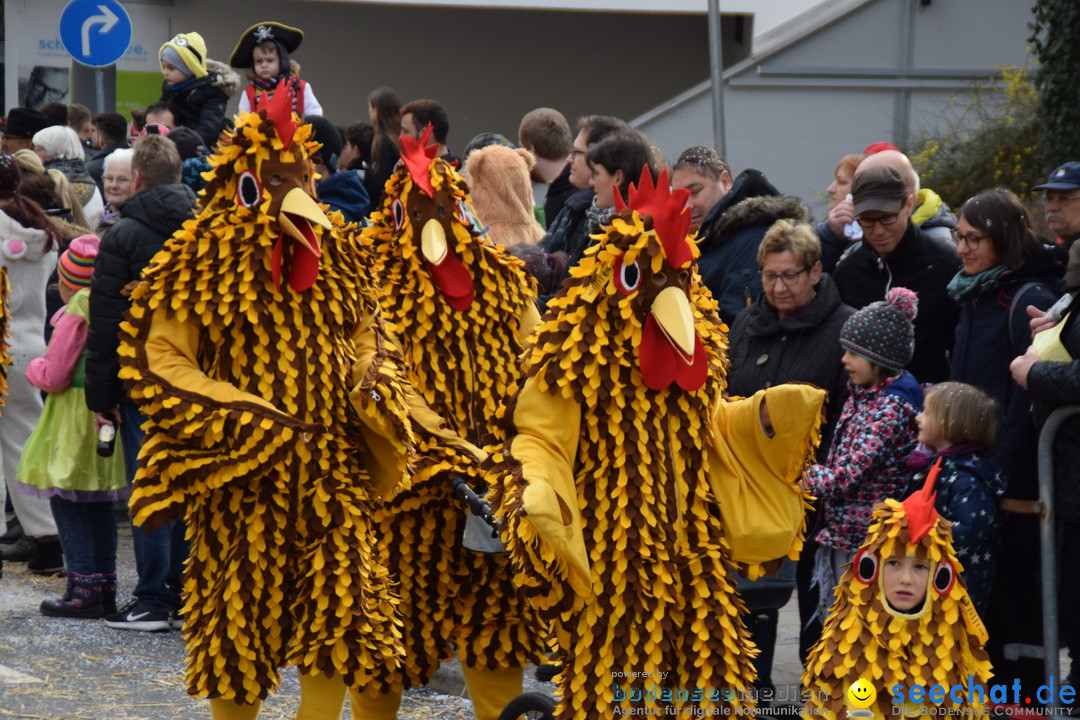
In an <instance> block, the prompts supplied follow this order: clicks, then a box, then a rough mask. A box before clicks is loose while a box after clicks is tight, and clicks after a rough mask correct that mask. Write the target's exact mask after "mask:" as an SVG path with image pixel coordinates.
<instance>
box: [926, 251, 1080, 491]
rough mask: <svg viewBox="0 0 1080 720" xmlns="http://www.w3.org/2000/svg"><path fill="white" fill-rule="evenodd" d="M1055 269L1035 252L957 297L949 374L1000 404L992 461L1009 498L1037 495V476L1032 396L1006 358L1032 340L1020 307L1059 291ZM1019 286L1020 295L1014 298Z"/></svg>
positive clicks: (1048, 300)
mask: <svg viewBox="0 0 1080 720" xmlns="http://www.w3.org/2000/svg"><path fill="white" fill-rule="evenodd" d="M1060 270H1061V269H1060V267H1059V266H1058V265H1057V263H1056V261H1055V259H1054V257H1053V255H1052V254H1051V253H1050V252H1049V251H1039V252H1036V253H1035V254H1033V255H1032V256H1031V257H1030V258H1028V259H1027V260H1026V261H1025V262H1024V263H1022V264H1021V265H1020V267H1018V268H1016V269H1015V270H1012V271H1009V272H1005V273H1002V274H1001V275H999V276H998V277H997V278H996V280H995V281H994V282H992V283H990V284H989V285H987V286H986V287H985V288H983V289H982V290H981V291H980V292H979V293H978V294H976V295H975V296H974V297H970V298H966V299H963V300H957V302H958V303H959V305H960V320H959V322H958V323H957V325H956V343H955V345H954V346H953V352H952V363H951V364H952V367H951V375H950V376H951V379H953V380H958V381H960V382H965V383H968V384H969V385H974V386H976V387H978V388H982V389H983V390H985V391H986V392H988V393H990V394H991V395H993V396H994V397H995V398H997V401H998V402H999V403H1001V408H1002V411H1003V412H1004V423H1003V424H1002V427H1001V432H1000V434H999V435H998V441H997V445H995V447H994V460H995V461H996V462H997V464H998V467H1000V468H1001V469H1002V470H1003V471H1004V472H1005V475H1006V477H1008V478H1009V497H1013V498H1026V499H1034V498H1036V497H1038V490H1037V487H1038V478H1037V476H1036V473H1035V472H1034V467H1035V443H1036V438H1035V423H1034V420H1033V419H1032V417H1031V400H1030V399H1029V398H1028V394H1027V392H1025V391H1024V389H1023V388H1021V387H1020V386H1019V385H1017V384H1016V383H1015V382H1013V379H1012V374H1011V373H1010V372H1009V363H1011V362H1012V360H1013V358H1015V357H1016V356H1017V355H1023V354H1024V352H1025V351H1027V347H1028V345H1030V344H1031V329H1030V327H1029V325H1028V322H1029V320H1030V318H1029V317H1028V315H1027V312H1025V310H1024V308H1025V307H1026V306H1028V305H1034V306H1035V307H1037V308H1039V309H1040V310H1045V309H1047V308H1048V307H1050V306H1051V305H1053V304H1054V301H1055V300H1056V299H1057V298H1058V297H1059V296H1060V295H1061V288H1060V280H1059V278H1060ZM1032 283H1033V284H1032ZM1021 290H1023V295H1022V296H1021V297H1020V298H1019V300H1018V301H1016V302H1015V303H1014V298H1016V296H1017V293H1018V292H1020V291H1021ZM1014 304H1015V309H1014V308H1013V306H1014ZM921 310H922V308H921V307H920V311H921Z"/></svg>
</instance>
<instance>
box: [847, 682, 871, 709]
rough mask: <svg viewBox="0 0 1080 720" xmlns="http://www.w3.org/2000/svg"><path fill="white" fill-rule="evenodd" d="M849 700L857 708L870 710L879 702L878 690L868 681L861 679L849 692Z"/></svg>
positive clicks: (853, 684)
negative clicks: (869, 708) (875, 702)
mask: <svg viewBox="0 0 1080 720" xmlns="http://www.w3.org/2000/svg"><path fill="white" fill-rule="evenodd" d="M847 696H848V700H850V701H851V704H852V705H854V706H855V707H857V708H868V707H870V706H871V705H873V704H874V701H875V700H877V690H874V686H873V685H871V684H870V683H868V682H867V681H865V680H863V679H862V678H859V679H858V680H856V681H855V682H854V683H852V685H851V687H849V688H848V691H847Z"/></svg>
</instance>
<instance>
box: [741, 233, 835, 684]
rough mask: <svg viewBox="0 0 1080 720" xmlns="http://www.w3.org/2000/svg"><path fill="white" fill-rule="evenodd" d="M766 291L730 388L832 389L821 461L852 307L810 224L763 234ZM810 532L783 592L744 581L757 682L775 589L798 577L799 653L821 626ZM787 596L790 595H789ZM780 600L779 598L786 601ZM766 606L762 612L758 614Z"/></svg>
mask: <svg viewBox="0 0 1080 720" xmlns="http://www.w3.org/2000/svg"><path fill="white" fill-rule="evenodd" d="M757 261H758V266H759V267H760V268H761V272H760V276H761V285H762V288H763V290H764V292H763V294H761V295H760V296H758V299H757V301H756V302H754V304H753V305H751V306H750V307H747V308H746V309H744V310H743V311H742V312H740V313H739V315H738V316H737V317H736V319H735V322H734V324H733V325H732V327H731V332H730V333H729V335H728V345H729V348H728V357H729V358H730V359H731V369H730V370H729V371H728V392H729V393H730V394H731V395H739V396H744V397H749V396H751V395H753V394H754V393H755V392H757V391H758V390H762V389H764V388H768V387H771V386H773V385H779V384H781V383H786V382H805V383H810V384H812V385H816V386H818V387H820V388H823V389H825V390H827V391H828V393H829V399H828V402H827V404H826V405H825V419H826V421H825V423H823V424H822V426H821V445H820V446H819V447H818V462H824V461H825V459H826V456H827V455H828V453H829V446H830V445H831V444H832V436H833V429H834V427H835V426H836V421H837V419H838V418H839V417H840V411H841V409H842V408H843V407H844V400H845V399H846V398H847V379H848V373H847V371H846V370H845V369H844V366H843V365H842V364H841V363H840V358H841V356H842V355H843V354H844V351H843V348H842V347H841V346H840V329H841V328H842V327H843V325H844V322H845V321H846V320H847V319H848V318H849V317H850V316H851V315H852V314H853V313H854V312H855V310H854V309H853V308H851V307H849V306H848V305H845V304H844V302H843V301H842V300H841V299H840V292H839V291H838V290H837V289H836V284H835V283H834V282H833V280H832V278H831V277H829V276H828V275H825V274H823V273H822V267H821V241H820V240H819V239H818V237H817V234H816V233H815V232H814V229H813V227H811V226H810V225H809V224H807V223H796V222H793V221H791V220H778V221H776V222H775V223H774V224H773V225H772V226H771V227H770V228H769V229H768V231H767V232H766V233H765V237H764V238H762V240H761V245H760V246H759V247H758V253H757ZM813 532H814V528H813V527H812V522H811V527H810V529H809V530H808V532H807V540H806V543H805V545H804V546H803V552H802V558H804V559H805V560H804V559H800V560H799V564H798V573H797V577H795V578H793V577H792V576H793V575H796V573H795V567H794V565H790V566H788V567H787V568H785V569H784V570H781V576H786V580H787V585H786V591H785V590H782V589H781V588H778V587H777V583H776V582H775V581H771V582H770V581H764V582H763V581H755V582H754V583H747V584H745V586H744V585H742V584H741V585H740V591H741V592H742V593H743V596H744V599H745V600H746V602H747V606H748V607H749V608H750V611H751V617H750V619H749V621H748V623H747V624H748V626H749V627H750V628H751V629H752V632H753V633H754V642H755V643H757V645H758V647H759V648H760V649H761V655H759V656H758V658H757V659H756V660H755V661H754V666H755V667H756V668H757V671H758V676H759V681H758V683H757V684H756V686H757V687H758V688H759V689H765V688H767V687H768V686H769V685H770V682H769V677H770V671H771V667H770V666H771V664H772V654H773V653H772V650H773V646H774V643H775V640H776V616H777V611H776V609H775V607H778V605H776V604H775V602H774V598H773V597H770V596H771V595H775V593H777V592H786V593H787V594H790V593H791V589H790V588H791V583H792V582H793V581H794V582H795V585H796V586H797V587H798V589H799V617H800V619H801V622H800V628H802V630H801V632H800V637H799V656H800V657H801V658H805V657H806V653H807V651H808V650H809V649H810V646H811V645H812V644H813V643H814V641H816V640H817V638H818V636H819V635H820V634H821V623H820V621H818V620H815V621H814V622H813V623H812V624H811V623H810V619H811V617H812V616H813V615H814V611H815V610H816V609H817V604H818V600H817V588H811V587H810V575H811V571H812V569H813V558H814V548H816V544H815V543H814V542H813V541H812V540H810V538H811V537H812V536H813ZM784 599H785V600H786V598H784ZM782 604H783V602H781V603H780V605H782ZM760 608H765V609H764V610H763V611H761V612H755V611H756V610H759V609H760Z"/></svg>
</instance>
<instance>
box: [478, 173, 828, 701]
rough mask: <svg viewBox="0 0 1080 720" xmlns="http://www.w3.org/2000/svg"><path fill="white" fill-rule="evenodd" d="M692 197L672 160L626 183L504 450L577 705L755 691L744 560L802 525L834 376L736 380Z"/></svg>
mask: <svg viewBox="0 0 1080 720" xmlns="http://www.w3.org/2000/svg"><path fill="white" fill-rule="evenodd" d="M686 198H687V192H686V191H685V190H677V191H674V192H671V191H670V190H669V188H668V179H667V173H666V171H664V172H662V173H661V175H660V179H659V181H658V185H657V186H656V187H654V185H653V179H652V176H651V175H650V174H649V172H648V171H647V170H646V171H645V172H643V173H642V176H641V182H640V185H639V186H638V187H634V186H631V189H630V193H629V203H628V204H629V207H625V206H624V204H623V201H622V198H621V197H619V195H618V193H616V208H617V214H616V215H615V216H614V218H613V219H612V222H611V225H610V226H609V227H608V228H606V232H605V233H604V234H603V235H599V236H595V237H596V239H597V240H598V241H599V242H598V244H596V245H594V246H592V247H590V248H589V249H588V250H587V251H586V254H585V257H584V258H583V260H582V261H581V264H580V265H579V266H578V267H576V268H574V269H573V270H572V271H571V279H570V280H569V281H568V284H567V285H565V286H564V287H563V290H562V291H561V292H560V294H559V295H557V296H556V297H555V298H554V299H553V300H552V302H551V304H550V305H549V309H548V312H547V314H545V316H544V321H543V323H542V325H540V327H539V329H538V331H537V334H536V336H535V337H534V342H533V344H531V345H530V346H529V347H528V348H527V349H526V351H525V354H524V356H523V368H522V369H523V372H524V379H523V380H522V381H521V384H520V385H519V386H517V387H515V388H514V389H513V391H512V393H511V396H510V399H509V402H508V408H507V411H506V414H505V416H504V418H503V422H504V423H505V427H506V430H505V433H506V435H507V436H508V437H509V438H510V439H509V441H508V442H507V443H506V445H505V447H504V449H503V450H502V451H500V452H497V453H494V454H493V455H492V457H491V460H492V462H493V468H492V470H491V471H490V477H491V478H492V482H493V484H494V488H495V496H494V500H493V504H495V506H496V507H497V512H498V513H499V514H500V515H501V516H502V518H503V521H504V531H503V535H504V538H505V540H506V543H507V547H508V549H509V551H510V557H511V561H512V563H513V566H514V571H515V579H516V581H517V582H518V584H519V586H520V587H521V588H522V590H523V592H524V593H525V594H526V595H527V596H528V597H529V598H530V599H531V601H532V602H533V603H534V605H535V606H536V607H537V608H538V609H539V610H540V611H541V614H542V615H543V616H544V618H545V619H546V620H549V621H550V622H551V623H552V625H553V627H554V631H555V640H556V654H555V659H556V662H558V663H559V664H560V665H561V667H562V672H561V674H560V675H559V694H560V701H559V704H558V708H557V711H556V716H557V717H558V718H560V719H562V720H570V719H571V718H573V719H574V720H583V719H595V720H608V719H609V718H612V717H616V716H617V715H619V714H625V713H627V712H631V711H633V710H636V711H637V712H641V711H642V710H641V708H643V707H652V708H663V707H664V706H668V705H686V706H692V707H694V708H713V707H720V706H721V705H727V706H728V707H729V708H732V707H737V708H743V709H745V708H749V707H751V706H752V705H753V702H752V699H751V698H750V696H749V695H750V693H749V690H750V685H751V681H752V680H753V675H754V669H753V666H752V664H751V657H752V656H753V653H754V652H755V651H754V648H753V645H752V644H751V642H750V640H749V636H748V633H747V631H746V629H745V628H744V627H743V624H742V621H741V619H740V618H741V616H742V615H743V613H744V610H743V604H742V601H741V600H740V598H739V597H738V595H737V594H736V591H735V587H734V583H733V580H732V576H731V573H730V571H731V570H732V568H733V567H734V561H740V562H746V563H750V564H754V565H755V566H757V565H759V564H760V563H762V562H764V561H768V560H774V559H777V558H781V557H783V556H785V555H793V554H797V552H798V550H799V548H800V547H801V544H802V537H801V536H802V525H803V514H804V507H805V505H806V502H805V497H804V495H803V494H802V492H801V491H800V489H799V487H798V483H797V481H798V478H799V476H800V475H801V474H802V472H803V469H804V468H805V466H806V464H807V463H808V462H810V461H811V460H812V458H813V450H814V446H815V444H816V442H817V440H818V438H819V436H820V435H819V432H818V428H819V425H820V410H821V405H822V402H823V400H824V396H825V393H824V391H822V390H818V389H816V388H812V387H810V386H806V385H802V386H794V385H784V386H778V387H775V388H771V389H769V390H768V391H762V392H760V393H758V394H757V395H755V396H754V397H753V398H750V399H745V400H744V399H739V400H730V401H729V400H728V399H726V398H725V397H724V363H725V357H724V353H725V350H726V342H725V334H724V332H725V329H726V328H725V327H724V326H723V325H722V323H721V322H720V319H719V317H718V315H717V313H716V302H715V301H714V300H713V299H712V297H711V296H710V295H709V293H708V290H706V289H705V287H704V286H703V285H702V284H701V279H700V276H699V275H698V274H697V272H696V266H695V260H696V258H697V248H696V246H695V245H694V243H693V237H692V236H691V235H689V234H688V233H689V229H690V227H689V226H690V213H689V211H688V210H686V208H685V203H686ZM763 405H766V406H767V411H766V410H765V409H763V407H762V406H763ZM769 419H771V423H772V430H771V434H770V432H769V431H768V430H767V428H766V427H765V426H764V425H763V424H762V423H763V420H769ZM754 483H761V484H762V485H770V489H769V490H768V493H767V495H770V496H771V499H770V498H765V502H766V504H769V503H772V505H771V506H770V507H769V508H768V509H767V510H766V509H764V508H763V507H761V506H757V505H755V504H754V502H751V506H748V505H747V502H748V501H753V498H754V497H755V496H756V494H757V493H758V492H759V490H760V489H761V488H756V487H755V486H754ZM728 508H730V510H731V512H730V516H731V517H730V518H729V512H728ZM740 514H743V515H745V517H746V518H747V519H749V518H755V519H754V520H751V521H750V522H751V523H759V525H758V527H757V528H756V530H755V529H753V528H749V527H748V526H746V525H745V524H744V525H743V526H742V527H741V529H740V531H739V532H740V537H739V539H738V546H739V548H740V551H739V552H738V553H736V554H735V555H734V556H733V552H732V546H731V543H730V542H729V540H734V538H733V537H731V536H732V535H733V529H732V527H731V526H730V525H729V520H730V521H734V520H736V516H738V515H740ZM748 530H749V531H750V534H751V535H754V533H757V535H756V537H757V539H758V540H760V542H757V541H754V542H749V541H747V540H748V538H749V536H747V535H746V534H745V532H746V531H748ZM733 711H734V710H732V712H733ZM659 712H660V713H661V714H663V713H664V712H665V711H664V710H659Z"/></svg>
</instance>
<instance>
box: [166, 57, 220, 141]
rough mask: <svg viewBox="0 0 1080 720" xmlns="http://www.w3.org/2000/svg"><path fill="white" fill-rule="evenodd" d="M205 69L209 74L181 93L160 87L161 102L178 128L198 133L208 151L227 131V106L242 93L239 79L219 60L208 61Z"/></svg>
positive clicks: (180, 91)
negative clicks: (171, 115)
mask: <svg viewBox="0 0 1080 720" xmlns="http://www.w3.org/2000/svg"><path fill="white" fill-rule="evenodd" d="M206 67H207V69H208V70H209V71H210V74H208V75H206V76H205V77H201V78H195V79H193V80H191V81H190V82H188V83H187V84H185V85H183V86H182V87H180V88H179V89H174V88H173V87H171V86H170V85H169V84H168V83H164V82H163V83H161V99H160V102H163V103H165V104H166V105H167V106H168V108H169V110H170V111H171V112H172V114H173V120H175V121H176V124H177V125H178V126H179V125H183V126H184V127H187V128H191V129H192V130H194V131H195V132H197V133H199V137H201V138H202V139H203V143H204V144H205V145H206V147H207V148H213V147H214V146H215V145H217V141H218V137H219V136H220V135H221V131H222V130H224V129H225V104H226V103H228V101H229V96H230V95H232V94H233V93H235V92H236V91H237V90H239V89H240V76H239V75H237V74H236V72H234V71H233V70H232V69H231V68H230V67H229V66H228V65H225V64H224V63H221V62H218V61H216V60H207V61H206Z"/></svg>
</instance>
